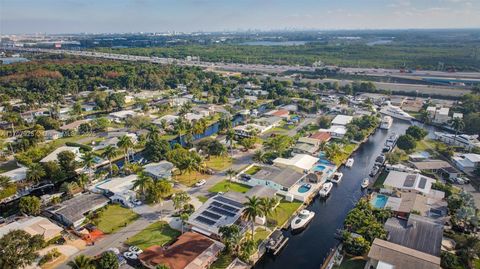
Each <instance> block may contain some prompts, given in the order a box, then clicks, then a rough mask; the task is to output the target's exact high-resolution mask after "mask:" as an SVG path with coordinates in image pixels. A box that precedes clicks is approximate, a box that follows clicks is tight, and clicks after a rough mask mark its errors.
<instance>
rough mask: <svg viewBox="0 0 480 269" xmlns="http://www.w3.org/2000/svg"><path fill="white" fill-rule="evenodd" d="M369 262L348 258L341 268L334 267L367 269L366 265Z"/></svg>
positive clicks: (335, 268)
mask: <svg viewBox="0 0 480 269" xmlns="http://www.w3.org/2000/svg"><path fill="white" fill-rule="evenodd" d="M366 263H367V262H366V261H365V260H362V259H356V258H351V259H349V258H347V257H345V259H344V260H343V261H342V263H341V264H340V266H335V267H333V268H334V269H363V268H364V267H365V264H366Z"/></svg>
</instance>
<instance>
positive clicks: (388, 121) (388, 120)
mask: <svg viewBox="0 0 480 269" xmlns="http://www.w3.org/2000/svg"><path fill="white" fill-rule="evenodd" d="M392 123H393V119H392V117H390V116H383V118H382V122H381V123H380V129H384V130H388V129H390V127H392Z"/></svg>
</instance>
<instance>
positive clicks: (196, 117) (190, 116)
mask: <svg viewBox="0 0 480 269" xmlns="http://www.w3.org/2000/svg"><path fill="white" fill-rule="evenodd" d="M183 117H184V118H185V120H187V121H189V122H194V121H198V120H200V119H202V118H205V117H206V116H205V115H204V114H198V113H186V114H185V115H184V116H183Z"/></svg>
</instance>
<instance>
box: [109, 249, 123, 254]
mask: <svg viewBox="0 0 480 269" xmlns="http://www.w3.org/2000/svg"><path fill="white" fill-rule="evenodd" d="M107 251H111V252H113V253H115V254H116V255H118V254H120V250H118V248H109V249H107Z"/></svg>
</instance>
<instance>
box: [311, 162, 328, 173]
mask: <svg viewBox="0 0 480 269" xmlns="http://www.w3.org/2000/svg"><path fill="white" fill-rule="evenodd" d="M325 168H327V167H326V166H325V165H321V164H317V165H316V166H315V167H314V168H313V171H315V172H323V170H325Z"/></svg>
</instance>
